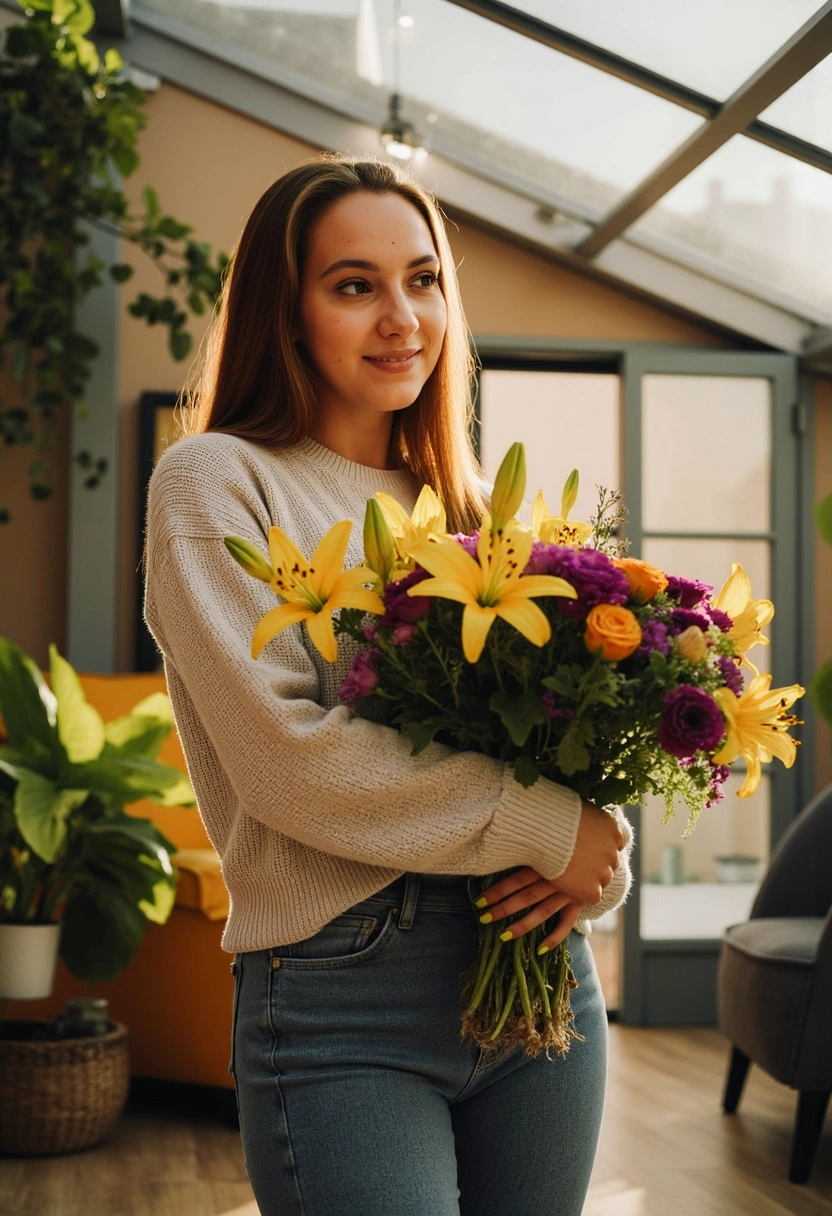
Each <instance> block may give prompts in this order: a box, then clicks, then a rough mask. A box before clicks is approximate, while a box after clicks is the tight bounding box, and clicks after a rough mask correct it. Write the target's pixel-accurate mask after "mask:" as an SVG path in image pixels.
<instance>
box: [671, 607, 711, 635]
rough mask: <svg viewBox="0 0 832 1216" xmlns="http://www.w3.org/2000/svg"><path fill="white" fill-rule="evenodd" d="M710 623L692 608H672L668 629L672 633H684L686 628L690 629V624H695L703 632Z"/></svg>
mask: <svg viewBox="0 0 832 1216" xmlns="http://www.w3.org/2000/svg"><path fill="white" fill-rule="evenodd" d="M710 623H711V622H710V621H709V619H708V618H707V617H706V616H705V615H704V614H703V613H701V612H694V611H693V609H692V608H674V609H673V610H672V612H671V613H670V630H671V632H672V633H684V632H685V630H686V629H690V627H691V625H695V626H696V628H697V629H701V630H702V632H703V633H704V632H705V630H706V629H707V628H708V626H709V625H710Z"/></svg>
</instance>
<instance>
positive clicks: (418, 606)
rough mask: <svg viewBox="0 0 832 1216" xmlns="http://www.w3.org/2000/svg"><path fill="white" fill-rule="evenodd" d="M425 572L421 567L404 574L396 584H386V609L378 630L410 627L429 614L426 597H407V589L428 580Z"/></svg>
mask: <svg viewBox="0 0 832 1216" xmlns="http://www.w3.org/2000/svg"><path fill="white" fill-rule="evenodd" d="M428 577H429V575H428V572H427V570H422V569H421V567H420V568H419V569H417V570H413V571H411V573H410V574H406V575H405V577H404V578H401V579H399V581H398V582H397V583H388V584H387V586H386V587H385V588H384V607H385V608H386V609H387V611H386V612H385V614H384V616H383V617H382V618H381V620H380V621H379V622H378V625H379V628H387V627H389V626H393V627H395V626H396V625H412V624H413V622H414V621H418V620H420V619H421V618H422V617H423V616H427V614H428V613H429V612H430V600H429V599H428V597H427V596H426V595H414V596H409V595H408V594H407V589H408V587H413V586H414V585H415V584H416V583H421V582H423V581H424V579H426V578H428Z"/></svg>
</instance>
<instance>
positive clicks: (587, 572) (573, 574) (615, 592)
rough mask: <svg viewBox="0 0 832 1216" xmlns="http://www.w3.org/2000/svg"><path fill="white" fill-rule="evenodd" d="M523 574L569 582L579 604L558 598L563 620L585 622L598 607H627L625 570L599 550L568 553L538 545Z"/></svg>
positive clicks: (556, 547)
mask: <svg viewBox="0 0 832 1216" xmlns="http://www.w3.org/2000/svg"><path fill="white" fill-rule="evenodd" d="M523 573H524V574H552V575H554V576H555V577H556V578H563V579H566V581H567V583H570V584H571V585H572V586H573V587H574V588H575V590H576V591H577V593H578V598H577V599H576V600H567V599H561V598H560V597H559V596H557V597H555V603H556V604H557V606H558V608H559V609H560V611H561V612H562V613H563V614H564V616H569V617H572V619H573V620H576V621H582V620H583V619H584V617H585V616H586V615H587V613H588V612H589V610H590V608H594V607H595V606H596V604H624V603H626V602H627V596H628V595H629V593H630V584H629V582H628V581H627V575H626V574H625V573H624V571H623V570H619V569H617V567H615V566H614V565H613V564H612V562H611V561H610V559H609V558H608V557H607V555H606V553H601V551H600V550H599V549H569V548H568V547H567V546H566V545H547V544H544V542H543V541H539V540H538V541H535V542H534V544H533V545H532V553H531V557H530V558H529V560H528V562H527V563H526V568H525V570H524V571H523Z"/></svg>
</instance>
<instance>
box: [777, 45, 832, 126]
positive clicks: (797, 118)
mask: <svg viewBox="0 0 832 1216" xmlns="http://www.w3.org/2000/svg"><path fill="white" fill-rule="evenodd" d="M760 118H761V119H762V120H763V122H768V123H771V125H772V126H773V127H782V128H783V130H784V131H790V132H791V134H792V135H798V136H799V137H800V138H801V139H808V140H809V142H810V143H813V144H820V146H821V147H822V148H831V149H832V56H829V57H827V58H826V59H822V60H821V62H820V63H819V64H818V65H817V67H815V68H812V70H811V72H807V73H806V75H805V76H804V77H803V79H802V80H798V82H797V84H794V85H792V87H791V88H790V89H789V90H788V92H786V93H784V94H783V96H782V97H778V98H777V101H775V102H774V103H773V104H772V105H770V106H769V107H768V109H767V110H764V111H763V113H762V114H761V115H760Z"/></svg>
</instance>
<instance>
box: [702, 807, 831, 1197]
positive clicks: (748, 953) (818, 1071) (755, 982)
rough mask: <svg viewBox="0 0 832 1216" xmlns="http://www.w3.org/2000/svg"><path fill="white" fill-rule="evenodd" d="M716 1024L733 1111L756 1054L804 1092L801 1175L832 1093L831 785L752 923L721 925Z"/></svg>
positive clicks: (790, 842) (798, 829) (793, 1167)
mask: <svg viewBox="0 0 832 1216" xmlns="http://www.w3.org/2000/svg"><path fill="white" fill-rule="evenodd" d="M718 1001H719V1026H720V1029H721V1030H722V1032H723V1034H725V1035H726V1036H727V1038H728V1039H729V1040H730V1042H731V1043H732V1044H733V1050H732V1052H731V1058H730V1062H729V1067H728V1077H727V1081H726V1085H725V1094H724V1097H723V1101H722V1105H723V1109H724V1110H725V1112H726V1114H733V1112H734V1111H735V1110H736V1109H737V1105H738V1103H739V1100H740V1095H741V1093H742V1088H743V1084H744V1082H745V1078H746V1074H747V1072H748V1066H749V1064H750V1063H751V1061H752V1060H753V1061H754V1063H755V1064H759V1065H760V1067H761V1068H764V1069H765V1070H766V1072H768V1073H770V1074H771V1076H773V1077H775V1078H776V1080H778V1081H782V1082H783V1084H784V1085H789V1086H791V1088H792V1089H796V1090H798V1091H799V1093H800V1097H799V1099H798V1107H797V1118H796V1121H795V1127H794V1133H793V1138H792V1150H791V1161H790V1164H789V1181H790V1182H806V1181H807V1180H808V1178H809V1174H810V1172H811V1169H812V1163H813V1161H814V1158H815V1153H816V1151H817V1147H818V1142H819V1140H820V1135H821V1131H822V1129H823V1121H824V1116H825V1114H826V1108H827V1104H828V1102H829V1096H830V1093H832V786H830V787H829V788H828V789H826V790H824V791H823V792H822V793H820V794H818V796H817V797H816V798H815V799H813V801H812V802H810V803H809V805H808V806H807V807H805V808H804V810H803V811H802V812H801V813H800V814H799V815H798V817H797V818H796V819H795V820H794V822H793V823H792V824H790V825H789V827H788V829H787V830H786V832H785V833H784V834H783V837H782V839H781V840H780V842H779V844H778V847H777V849H776V850H775V853H774V856H773V857H772V860H771V864H770V866H769V869H768V872H767V874H766V876H765V878H764V879H763V882H762V885H761V887H760V890H759V892H758V893H757V898H756V900H755V901H754V906H753V908H752V909H751V916H750V919H749V920H748V921H746V922H745V923H744V924H741V925H732V926H731V927H730V928H728V929H726V931H725V936H724V937H723V940H722V952H721V955H720V960H719V979H718Z"/></svg>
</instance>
